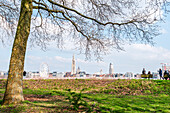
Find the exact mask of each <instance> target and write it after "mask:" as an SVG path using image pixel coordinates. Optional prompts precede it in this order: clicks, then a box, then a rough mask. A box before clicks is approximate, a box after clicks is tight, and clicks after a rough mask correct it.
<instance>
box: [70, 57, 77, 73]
mask: <svg viewBox="0 0 170 113" xmlns="http://www.w3.org/2000/svg"><path fill="white" fill-rule="evenodd" d="M73 74H76V62H75V58H74V55H73V59H72V65H71V75H73Z"/></svg>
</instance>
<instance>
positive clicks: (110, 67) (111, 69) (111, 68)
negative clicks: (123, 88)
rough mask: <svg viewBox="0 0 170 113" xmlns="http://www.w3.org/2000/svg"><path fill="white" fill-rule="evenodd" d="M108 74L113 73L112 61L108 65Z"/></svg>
mask: <svg viewBox="0 0 170 113" xmlns="http://www.w3.org/2000/svg"><path fill="white" fill-rule="evenodd" d="M109 74H111V75H112V74H113V65H112V63H110V66H109Z"/></svg>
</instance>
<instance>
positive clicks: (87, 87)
mask: <svg viewBox="0 0 170 113" xmlns="http://www.w3.org/2000/svg"><path fill="white" fill-rule="evenodd" d="M5 83H6V81H5V80H0V103H2V99H3V94H4V91H5ZM23 87H24V98H25V101H24V102H23V103H22V104H20V105H8V106H1V105H0V113H27V112H28V113H30V112H33V113H34V112H35V113H53V112H62V113H63V112H65V113H68V112H69V113H75V112H94V113H96V112H97V113H100V112H101V113H114V112H115V113H124V112H125V113H126V112H129V113H139V112H148V113H150V112H151V113H159V112H160V113H170V80H169V81H166V80H144V79H142V80H119V79H118V80H106V79H103V80H98V79H71V80H68V79H64V80H61V79H60V80H57V79H53V80H51V79H49V80H43V79H40V80H24V84H23ZM68 89H70V90H69V91H70V92H69V91H68ZM82 89H83V91H82V92H81V90H82ZM75 106H77V108H78V109H75Z"/></svg>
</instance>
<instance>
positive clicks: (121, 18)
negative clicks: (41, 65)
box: [0, 0, 168, 58]
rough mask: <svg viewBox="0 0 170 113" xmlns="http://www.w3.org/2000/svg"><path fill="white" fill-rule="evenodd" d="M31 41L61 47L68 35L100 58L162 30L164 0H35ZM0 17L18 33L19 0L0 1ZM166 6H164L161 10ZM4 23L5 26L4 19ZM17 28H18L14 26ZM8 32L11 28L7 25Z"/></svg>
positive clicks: (79, 45)
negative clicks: (50, 42) (160, 22)
mask: <svg viewBox="0 0 170 113" xmlns="http://www.w3.org/2000/svg"><path fill="white" fill-rule="evenodd" d="M32 3H33V14H32V23H31V26H32V27H31V34H30V39H29V40H30V42H32V44H34V45H38V46H40V47H41V48H42V49H45V48H46V44H47V43H48V42H49V41H56V45H57V46H58V47H60V46H61V45H62V44H63V42H64V41H65V39H66V38H69V40H70V39H71V40H72V41H73V42H74V43H75V47H76V48H78V49H79V50H80V52H83V53H85V54H86V56H87V58H90V56H91V52H92V53H94V55H95V56H96V57H98V58H100V54H101V53H105V52H107V51H108V50H110V49H111V48H115V49H118V50H121V49H122V45H123V44H125V43H127V42H128V43H129V42H130V43H131V42H132V43H133V42H140V43H151V44H152V41H153V38H154V37H155V36H157V35H158V34H159V32H158V26H157V25H156V22H157V21H160V20H161V19H162V15H163V13H164V11H165V10H166V9H167V8H166V7H167V5H168V4H167V1H165V0H147V1H145V0H123V1H122V0H32ZM0 4H1V5H0V10H1V13H0V16H1V21H3V23H4V21H6V23H7V25H8V27H9V28H11V31H12V32H13V33H15V31H14V30H16V23H17V21H18V17H19V8H20V5H21V4H20V0H8V1H5V2H4V1H1V2H0ZM162 9H165V10H162ZM1 27H3V28H4V26H2V23H1ZM14 28H15V29H14ZM7 33H8V34H9V29H7Z"/></svg>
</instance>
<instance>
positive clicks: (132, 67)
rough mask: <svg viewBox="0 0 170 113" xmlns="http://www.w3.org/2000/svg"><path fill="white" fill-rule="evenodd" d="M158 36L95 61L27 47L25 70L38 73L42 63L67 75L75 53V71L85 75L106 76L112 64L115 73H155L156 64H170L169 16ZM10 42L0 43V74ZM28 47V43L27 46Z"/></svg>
mask: <svg viewBox="0 0 170 113" xmlns="http://www.w3.org/2000/svg"><path fill="white" fill-rule="evenodd" d="M160 25H161V29H162V30H161V32H162V34H161V35H160V36H158V37H155V39H154V41H155V43H156V44H155V45H154V46H151V45H144V44H132V45H125V46H124V48H125V51H120V52H118V51H116V50H115V51H111V52H110V54H108V55H105V56H103V61H100V62H97V61H96V60H95V58H92V60H91V61H85V56H84V55H82V54H81V55H80V54H79V52H77V51H75V50H72V49H69V47H66V48H65V49H62V50H61V49H57V48H55V47H54V46H49V47H48V50H47V51H45V52H44V51H42V50H40V48H30V47H28V48H27V53H26V61H25V70H26V71H39V69H40V65H41V64H42V63H43V62H45V63H47V64H48V66H49V70H50V72H53V71H58V72H70V71H71V63H72V56H73V54H75V59H76V68H77V67H78V66H79V67H80V69H81V70H83V71H86V72H87V73H96V72H99V71H100V70H101V69H102V70H103V73H109V64H110V63H112V64H113V67H114V72H115V73H125V72H133V73H141V71H142V69H143V68H145V69H146V71H152V72H156V71H157V70H158V69H159V68H160V67H161V64H160V63H170V32H169V31H170V16H168V17H166V19H165V23H161V24H160ZM10 45H12V42H9V43H8V44H5V46H3V45H2V43H0V71H7V70H8V67H9V60H10V54H11V48H12V46H10ZM28 45H29V44H28Z"/></svg>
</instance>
